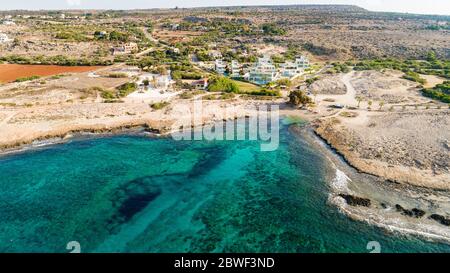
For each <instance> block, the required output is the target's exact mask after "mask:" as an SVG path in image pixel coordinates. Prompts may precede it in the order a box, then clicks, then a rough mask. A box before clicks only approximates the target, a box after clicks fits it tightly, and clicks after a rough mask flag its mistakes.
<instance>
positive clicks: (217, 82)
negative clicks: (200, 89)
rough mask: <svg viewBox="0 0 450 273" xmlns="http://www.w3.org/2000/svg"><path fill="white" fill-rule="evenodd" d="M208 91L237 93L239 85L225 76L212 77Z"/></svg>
mask: <svg viewBox="0 0 450 273" xmlns="http://www.w3.org/2000/svg"><path fill="white" fill-rule="evenodd" d="M208 91H210V92H227V93H239V91H240V90H239V86H238V85H237V84H236V83H235V82H233V81H232V80H230V79H228V78H225V77H217V78H213V79H212V80H211V81H210V83H209V85H208Z"/></svg>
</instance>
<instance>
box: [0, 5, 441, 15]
mask: <svg viewBox="0 0 450 273" xmlns="http://www.w3.org/2000/svg"><path fill="white" fill-rule="evenodd" d="M302 6H342V7H357V8H360V9H362V10H364V11H366V12H374V13H393V14H405V15H425V16H450V14H433V13H413V12H402V11H380V10H370V9H367V8H363V7H361V6H359V5H352V4H285V5H283V4H281V5H280V4H265V5H251V4H250V5H229V6H228V5H224V6H191V7H180V6H175V7H173V8H167V7H153V8H126V9H117V8H75V7H70V8H62V9H5V10H2V9H0V12H17V11H29V12H45V11H66V12H71V11H72V12H75V11H151V10H189V9H210V8H247V7H249V8H257V7H261V8H270V7H302Z"/></svg>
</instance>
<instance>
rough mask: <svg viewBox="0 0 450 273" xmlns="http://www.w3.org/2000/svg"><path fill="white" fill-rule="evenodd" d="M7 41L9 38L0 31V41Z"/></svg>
mask: <svg viewBox="0 0 450 273" xmlns="http://www.w3.org/2000/svg"><path fill="white" fill-rule="evenodd" d="M9 41H11V39H9V37H8V35H6V34H4V33H0V43H7V42H9Z"/></svg>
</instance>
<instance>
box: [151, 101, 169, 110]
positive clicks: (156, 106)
mask: <svg viewBox="0 0 450 273" xmlns="http://www.w3.org/2000/svg"><path fill="white" fill-rule="evenodd" d="M168 105H170V103H169V102H167V101H163V102H156V103H153V104H150V107H151V108H152V109H153V110H161V109H163V108H165V107H166V106H168Z"/></svg>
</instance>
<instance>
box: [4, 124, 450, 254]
mask: <svg viewBox="0 0 450 273" xmlns="http://www.w3.org/2000/svg"><path fill="white" fill-rule="evenodd" d="M291 126H297V125H291ZM280 137H281V139H280V147H279V148H278V149H277V150H276V151H273V152H261V151H260V145H259V144H260V143H259V142H257V141H175V140H172V139H170V138H156V137H148V136H142V135H117V136H108V137H94V138H80V139H73V140H71V141H69V142H68V143H64V144H59V145H51V146H48V147H45V148H39V149H35V150H29V151H26V152H21V153H16V154H11V155H4V156H1V157H0V252H69V250H67V249H66V246H67V243H68V242H71V241H77V242H79V244H80V246H81V252H369V250H367V249H366V246H367V243H368V242H369V241H378V242H379V243H380V245H381V247H382V249H381V251H382V252H442V251H445V252H450V246H448V245H444V244H437V243H431V242H425V241H423V240H420V239H417V238H414V237H411V238H409V237H408V238H406V237H398V236H396V235H393V234H390V233H387V232H385V231H383V230H382V229H379V228H376V227H372V226H369V225H367V224H365V223H362V222H356V221H352V220H350V219H349V218H347V217H346V216H345V215H343V214H341V213H339V212H338V210H337V208H335V207H333V206H332V205H330V204H328V203H327V198H328V186H327V185H328V184H327V181H328V179H330V175H329V174H332V173H333V170H332V169H331V167H330V166H329V164H328V163H327V160H325V158H324V156H323V155H321V154H320V153H319V152H318V151H317V150H315V149H314V148H313V147H312V146H311V145H309V144H308V143H307V142H306V141H305V139H304V138H303V137H302V136H301V135H298V134H297V133H294V132H293V131H292V130H290V126H287V125H284V126H282V128H281V136H280Z"/></svg>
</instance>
